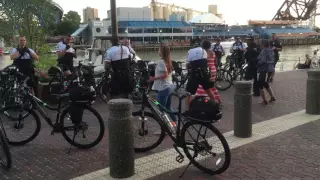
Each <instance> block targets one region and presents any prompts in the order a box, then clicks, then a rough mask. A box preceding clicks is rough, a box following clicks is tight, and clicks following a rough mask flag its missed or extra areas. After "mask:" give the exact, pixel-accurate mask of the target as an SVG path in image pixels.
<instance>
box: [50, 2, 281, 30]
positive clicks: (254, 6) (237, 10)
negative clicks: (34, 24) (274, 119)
mask: <svg viewBox="0 0 320 180" xmlns="http://www.w3.org/2000/svg"><path fill="white" fill-rule="evenodd" d="M53 1H55V2H57V3H58V4H59V5H60V6H62V8H63V9H64V11H65V12H68V11H70V10H74V11H77V12H78V13H79V14H80V15H81V16H82V9H84V8H85V7H92V8H97V9H98V10H99V17H100V18H101V19H103V18H105V17H107V10H109V9H110V0H53ZM158 1H159V2H164V3H169V4H172V2H174V4H175V5H180V6H184V7H186V8H193V9H196V10H200V11H205V12H207V11H208V5H210V4H216V5H218V13H221V14H223V16H224V19H225V21H226V22H227V23H228V24H237V23H239V24H247V20H249V19H251V20H271V19H272V18H273V16H274V15H275V13H276V12H277V10H278V8H279V7H280V6H281V5H282V3H283V2H284V0H158ZM149 3H150V0H117V7H142V6H147V5H148V4H149Z"/></svg>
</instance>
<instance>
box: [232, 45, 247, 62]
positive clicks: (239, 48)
mask: <svg viewBox="0 0 320 180" xmlns="http://www.w3.org/2000/svg"><path fill="white" fill-rule="evenodd" d="M245 49H246V46H245V45H244V43H243V42H235V43H233V44H232V47H231V52H232V53H235V56H236V59H235V63H236V65H237V66H240V65H241V64H242V56H243V50H245Z"/></svg>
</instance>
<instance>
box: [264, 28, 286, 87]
mask: <svg viewBox="0 0 320 180" xmlns="http://www.w3.org/2000/svg"><path fill="white" fill-rule="evenodd" d="M270 46H271V48H272V50H273V52H274V59H275V61H274V67H276V65H277V62H278V61H279V59H280V54H279V51H282V45H281V43H280V41H279V39H278V38H277V35H276V33H272V39H271V42H270ZM274 74H275V71H273V72H268V78H267V81H268V82H272V81H273V77H274Z"/></svg>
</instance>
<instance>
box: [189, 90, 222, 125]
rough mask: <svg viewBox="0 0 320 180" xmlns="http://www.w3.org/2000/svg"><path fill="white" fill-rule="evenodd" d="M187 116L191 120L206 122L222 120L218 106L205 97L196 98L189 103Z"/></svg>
mask: <svg viewBox="0 0 320 180" xmlns="http://www.w3.org/2000/svg"><path fill="white" fill-rule="evenodd" d="M187 115H188V116H189V117H191V118H193V119H197V120H201V121H208V122H213V121H217V120H219V119H221V118H222V113H221V111H220V107H219V104H218V103H215V102H214V101H213V100H211V99H210V98H209V97H205V96H196V97H195V98H194V99H193V100H192V101H191V103H190V109H189V111H188V112H187Z"/></svg>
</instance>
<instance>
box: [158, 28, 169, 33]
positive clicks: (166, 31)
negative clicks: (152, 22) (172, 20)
mask: <svg viewBox="0 0 320 180" xmlns="http://www.w3.org/2000/svg"><path fill="white" fill-rule="evenodd" d="M159 33H172V28H159Z"/></svg>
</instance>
